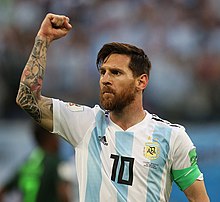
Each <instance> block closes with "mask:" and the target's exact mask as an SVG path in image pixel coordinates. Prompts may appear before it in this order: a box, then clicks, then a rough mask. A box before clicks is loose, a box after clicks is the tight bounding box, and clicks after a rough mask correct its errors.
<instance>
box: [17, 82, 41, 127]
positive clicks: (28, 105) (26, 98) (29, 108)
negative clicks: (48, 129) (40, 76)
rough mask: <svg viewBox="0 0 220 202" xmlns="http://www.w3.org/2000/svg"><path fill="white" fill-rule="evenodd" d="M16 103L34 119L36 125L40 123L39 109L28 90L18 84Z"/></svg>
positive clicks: (26, 87) (23, 85)
mask: <svg viewBox="0 0 220 202" xmlns="http://www.w3.org/2000/svg"><path fill="white" fill-rule="evenodd" d="M17 102H18V103H19V105H20V106H21V107H22V108H23V109H24V110H25V111H26V112H27V113H28V114H30V115H31V116H32V117H33V118H34V120H36V121H37V122H38V123H40V122H41V118H42V115H41V111H40V108H39V106H38V104H37V101H36V99H35V97H34V95H33V93H32V92H31V90H30V88H29V87H28V86H26V85H25V84H22V83H21V84H20V88H19V91H18V98H17Z"/></svg>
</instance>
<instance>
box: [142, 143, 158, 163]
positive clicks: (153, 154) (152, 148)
mask: <svg viewBox="0 0 220 202" xmlns="http://www.w3.org/2000/svg"><path fill="white" fill-rule="evenodd" d="M159 155H160V145H159V143H157V142H146V143H145V145H144V156H145V157H146V158H147V159H149V160H155V159H157V158H158V157H159Z"/></svg>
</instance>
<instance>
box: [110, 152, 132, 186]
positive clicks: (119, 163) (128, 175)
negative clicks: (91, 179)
mask: <svg viewBox="0 0 220 202" xmlns="http://www.w3.org/2000/svg"><path fill="white" fill-rule="evenodd" d="M110 158H112V159H114V162H113V165H112V175H111V180H112V181H114V182H117V183H119V184H126V185H132V183H133V166H134V158H131V157H126V156H119V155H115V154H111V156H110ZM117 173H118V174H117ZM116 175H118V176H117V177H116ZM116 178H117V179H116Z"/></svg>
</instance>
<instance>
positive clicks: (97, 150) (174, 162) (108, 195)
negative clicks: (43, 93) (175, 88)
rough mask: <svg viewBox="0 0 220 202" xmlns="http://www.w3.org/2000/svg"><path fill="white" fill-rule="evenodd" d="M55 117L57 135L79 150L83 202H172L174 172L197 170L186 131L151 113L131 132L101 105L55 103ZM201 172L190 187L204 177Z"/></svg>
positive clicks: (78, 168) (55, 101)
mask: <svg viewBox="0 0 220 202" xmlns="http://www.w3.org/2000/svg"><path fill="white" fill-rule="evenodd" d="M53 114H54V115H53V116H54V117H53V125H54V127H53V128H54V129H53V133H57V134H59V135H60V136H62V137H63V138H65V139H66V140H67V141H68V142H69V143H70V144H72V145H73V146H74V148H75V151H76V158H75V160H76V170H77V176H78V181H79V192H80V202H108V201H111V202H136V201H137V202H165V201H169V197H170V192H171V187H172V179H173V176H172V171H173V170H174V171H175V170H177V171H179V170H180V171H181V170H184V169H188V168H190V167H191V165H192V161H193V160H192V158H191V157H192V156H190V155H189V153H190V152H191V151H193V149H194V148H195V147H194V145H193V143H192V141H191V140H190V138H189V136H188V135H187V134H186V132H185V129H184V127H182V126H179V125H172V124H170V123H169V122H167V121H164V120H162V119H160V118H159V117H157V116H155V115H152V114H150V113H148V112H147V111H146V116H145V118H144V120H142V121H141V122H140V123H138V124H136V125H134V126H132V127H130V128H129V129H127V130H126V131H124V130H123V129H121V128H120V127H119V126H118V125H116V124H115V123H113V122H112V121H111V120H110V117H109V115H108V113H105V111H103V110H102V109H101V108H100V107H99V106H98V105H97V106H95V107H94V108H90V107H87V106H80V105H76V104H72V103H66V102H62V101H59V100H56V99H53ZM194 162H195V156H194ZM197 171H198V169H197ZM187 172H189V173H192V169H191V170H190V171H187ZM197 173H198V175H197V176H195V175H194V178H193V181H192V182H191V184H192V183H193V182H194V181H195V180H196V179H197V178H199V176H200V175H201V173H200V172H199V171H198V172H197ZM174 178H178V179H179V178H181V180H182V179H183V178H184V177H183V175H179V174H178V175H177V177H176V176H174ZM191 178H192V177H191ZM178 179H177V181H178ZM179 181H180V180H179ZM187 181H188V180H187ZM189 185H190V184H189ZM189 185H187V186H189Z"/></svg>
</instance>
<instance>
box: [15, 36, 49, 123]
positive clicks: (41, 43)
mask: <svg viewBox="0 0 220 202" xmlns="http://www.w3.org/2000/svg"><path fill="white" fill-rule="evenodd" d="M48 46H49V43H48V41H47V40H46V38H43V37H39V36H37V37H36V39H35V43H34V47H33V50H32V52H31V54H30V57H29V59H28V62H27V64H26V66H25V68H24V70H23V73H22V76H21V80H20V86H19V90H18V94H17V98H16V102H17V104H18V105H19V106H20V107H21V108H22V109H24V110H25V111H27V112H28V113H29V114H30V115H31V116H32V117H33V118H34V119H35V120H36V121H37V122H39V123H40V121H41V118H42V117H41V116H42V115H41V110H40V108H39V105H38V102H39V100H40V99H41V90H42V84H43V78H44V73H45V68H46V54H47V49H48Z"/></svg>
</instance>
